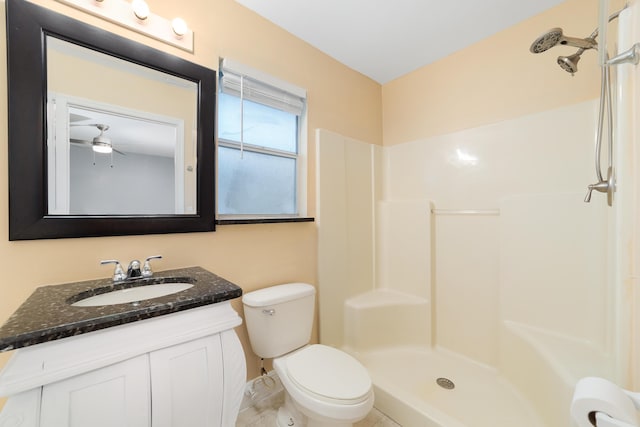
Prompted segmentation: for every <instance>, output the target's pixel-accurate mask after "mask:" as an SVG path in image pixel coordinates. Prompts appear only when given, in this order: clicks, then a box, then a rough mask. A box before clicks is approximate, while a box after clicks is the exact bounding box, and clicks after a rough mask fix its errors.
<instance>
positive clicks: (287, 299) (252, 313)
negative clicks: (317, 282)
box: [242, 283, 315, 359]
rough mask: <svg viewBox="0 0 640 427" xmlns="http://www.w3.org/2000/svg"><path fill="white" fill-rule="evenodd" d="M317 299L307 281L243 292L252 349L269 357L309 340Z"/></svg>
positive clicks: (295, 347) (306, 342)
mask: <svg viewBox="0 0 640 427" xmlns="http://www.w3.org/2000/svg"><path fill="white" fill-rule="evenodd" d="M314 300H315V288H314V287H313V286H312V285H309V284H307V283H288V284H285V285H277V286H271V287H268V288H264V289H260V290H257V291H253V292H249V293H246V294H244V295H243V297H242V303H243V304H244V318H245V321H246V324H247V330H248V331H249V341H250V342H251V348H253V352H254V353H255V354H257V355H258V356H260V357H262V358H265V359H266V358H272V357H278V356H282V355H283V354H287V353H289V352H290V351H293V350H295V349H297V348H300V347H302V346H304V345H306V344H308V343H309V340H310V339H311V328H312V327H313V312H314V308H315V305H314Z"/></svg>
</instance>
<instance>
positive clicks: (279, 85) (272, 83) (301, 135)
mask: <svg viewBox="0 0 640 427" xmlns="http://www.w3.org/2000/svg"><path fill="white" fill-rule="evenodd" d="M219 70H220V72H221V73H222V76H223V78H224V73H225V72H226V73H227V76H230V75H233V76H234V77H236V79H235V80H236V81H235V82H232V83H231V84H229V85H228V86H237V91H238V92H239V91H240V85H242V84H243V83H245V81H244V80H245V78H246V80H247V82H255V83H257V85H258V86H261V87H265V86H266V87H271V88H274V89H276V91H281V92H286V93H288V94H291V95H293V96H294V97H295V98H299V99H301V100H302V108H301V109H300V110H298V111H299V112H298V111H295V110H296V106H295V105H294V106H293V107H292V108H293V110H292V111H290V112H292V113H294V114H297V115H298V129H297V131H298V140H297V143H298V147H297V154H293V153H291V152H288V151H282V150H277V149H271V148H265V147H260V146H255V145H252V144H247V143H245V142H243V141H241V142H237V141H230V140H226V139H224V138H219V137H217V135H216V137H217V138H216V139H217V146H216V153H217V149H218V147H227V148H234V149H238V148H239V149H240V150H247V151H251V152H255V153H258V154H270V155H275V156H279V157H286V158H291V159H295V161H296V183H295V186H296V201H295V202H296V208H297V214H220V213H218V212H216V218H217V219H218V220H228V219H229V220H232V219H249V220H251V219H256V220H259V219H264V218H267V219H269V218H275V219H277V218H304V217H306V215H307V162H308V155H307V108H306V101H307V92H306V90H305V89H302V88H300V87H297V86H295V85H293V84H291V83H288V82H286V81H284V80H281V79H278V78H277V77H274V76H271V75H269V74H267V73H264V72H262V71H260V70H256V69H254V68H251V67H249V66H246V65H243V64H240V63H237V62H235V61H232V60H229V59H228V58H224V59H220V67H219ZM239 76H242V77H243V78H242V80H241V81H238V79H237V77H239ZM219 77H220V76H219ZM218 81H219V82H220V78H219V79H218ZM245 84H246V83H245ZM221 85H224V83H221ZM221 89H222V90H223V91H225V88H224V87H223V88H221ZM232 92H233V89H232V90H231V91H227V93H231V94H233V93H232ZM243 95H244V94H243ZM243 98H244V99H249V100H252V99H251V97H250V96H249V97H244V96H243ZM271 101H272V102H273V103H274V104H272V103H271V102H269V101H268V100H266V97H265V98H262V99H261V100H257V101H256V102H258V103H261V104H264V105H267V106H271V107H273V108H280V109H285V111H286V105H285V104H286V103H287V102H289V100H287V99H276V98H272V99H271ZM293 102H294V103H297V100H295V101H293ZM283 107H284V108H283ZM216 129H217V128H216ZM218 159H219V156H217V155H216V161H218ZM218 170H219V165H216V171H218ZM218 185H219V184H218V180H217V179H216V197H218V194H219V191H218V188H217V186H218ZM218 206H219V204H218V203H217V201H216V207H218Z"/></svg>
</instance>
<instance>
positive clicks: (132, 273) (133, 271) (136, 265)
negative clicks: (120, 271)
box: [126, 259, 142, 280]
mask: <svg viewBox="0 0 640 427" xmlns="http://www.w3.org/2000/svg"><path fill="white" fill-rule="evenodd" d="M139 277H142V271H140V261H138V260H137V259H134V260H133V261H131V262H130V263H129V267H127V279H126V280H130V279H137V278H139Z"/></svg>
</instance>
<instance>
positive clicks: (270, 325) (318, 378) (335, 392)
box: [242, 283, 373, 427]
mask: <svg viewBox="0 0 640 427" xmlns="http://www.w3.org/2000/svg"><path fill="white" fill-rule="evenodd" d="M242 303H243V305H244V314H245V321H246V325H247V330H248V331H249V341H250V342H251V347H252V348H253V352H254V353H255V354H257V355H258V356H260V357H261V358H263V359H268V358H273V367H274V369H275V371H276V373H277V374H278V376H279V377H280V381H282V385H283V387H284V390H285V402H284V405H283V406H282V407H280V408H279V409H278V418H277V425H278V426H279V427H289V426H308V427H349V426H352V425H353V423H355V422H357V421H360V420H361V419H363V418H364V417H365V416H366V415H367V414H368V413H369V411H371V408H372V407H373V387H372V384H371V378H370V377H369V374H368V372H367V370H366V369H365V368H364V366H362V365H361V364H360V362H358V361H357V360H356V359H355V358H353V357H352V356H350V355H348V354H347V353H345V352H343V351H340V350H338V349H336V348H333V347H329V346H326V345H322V344H312V345H309V340H310V338H311V328H312V326H313V317H314V316H313V313H314V308H315V288H314V287H313V286H312V285H309V284H307V283H289V284H285V285H277V286H271V287H268V288H264V289H260V290H257V291H254V292H249V293H247V294H245V295H244V296H243V297H242Z"/></svg>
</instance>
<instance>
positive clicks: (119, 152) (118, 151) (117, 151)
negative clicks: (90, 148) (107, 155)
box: [113, 148, 127, 156]
mask: <svg viewBox="0 0 640 427" xmlns="http://www.w3.org/2000/svg"><path fill="white" fill-rule="evenodd" d="M113 151H114V152H116V153H118V154H120V155H121V156H126V155H127V153H124V152H122V151H120V150H116V149H115V148H114V149H113Z"/></svg>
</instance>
